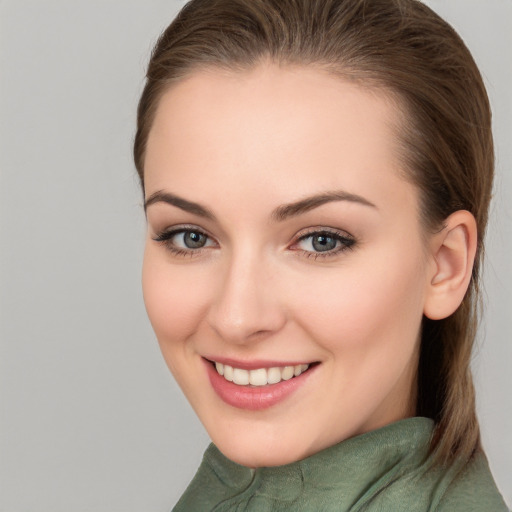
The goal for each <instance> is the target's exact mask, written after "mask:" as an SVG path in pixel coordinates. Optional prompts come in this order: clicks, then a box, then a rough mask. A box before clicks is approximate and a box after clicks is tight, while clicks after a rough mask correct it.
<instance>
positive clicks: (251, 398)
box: [205, 360, 316, 411]
mask: <svg viewBox="0 0 512 512" xmlns="http://www.w3.org/2000/svg"><path fill="white" fill-rule="evenodd" d="M205 364H206V368H207V372H208V377H209V379H210V383H211V385H212V387H213V389H214V391H215V392H216V393H217V395H218V396H219V397H220V398H221V399H222V400H223V401H224V402H226V403H227V404H229V405H232V406H233V407H237V408H238V409H247V410H251V411H260V410H262V409H268V408H269V407H272V406H273V405H276V404H278V403H280V402H282V401H283V400H285V399H286V398H288V397H289V396H290V395H292V394H293V393H294V392H295V391H297V390H298V389H299V388H300V387H301V386H302V385H303V384H304V383H305V382H306V380H307V379H308V378H309V376H310V374H311V372H312V371H313V370H314V369H315V368H316V365H315V366H314V367H312V368H311V367H310V368H309V369H308V370H307V371H305V372H304V373H301V374H300V375H299V376H298V377H293V378H291V379H289V380H282V381H281V382H278V383H277V384H267V385H266V386H254V387H250V386H239V385H237V384H234V383H233V382H229V381H227V380H226V379H225V378H224V377H222V376H221V375H219V374H218V373H217V370H216V369H215V368H214V366H213V364H212V363H211V362H209V361H206V360H205Z"/></svg>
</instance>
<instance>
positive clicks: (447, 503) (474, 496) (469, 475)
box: [435, 452, 508, 512]
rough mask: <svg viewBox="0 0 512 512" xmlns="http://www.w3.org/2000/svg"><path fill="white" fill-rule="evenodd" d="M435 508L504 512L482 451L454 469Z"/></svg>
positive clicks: (454, 511) (438, 511) (441, 510)
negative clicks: (450, 479)
mask: <svg viewBox="0 0 512 512" xmlns="http://www.w3.org/2000/svg"><path fill="white" fill-rule="evenodd" d="M435 511H436V512H457V511H464V512H508V508H507V506H506V504H505V502H504V500H503V498H502V496H501V494H500V492H499V490H498V488H497V487H496V484H495V482H494V479H493V477H492V474H491V471H490V469H489V464H488V462H487V459H486V457H485V455H484V453H483V452H479V453H477V454H475V456H474V457H473V458H472V459H471V460H470V461H469V462H468V463H467V464H464V465H463V466H462V467H461V468H460V469H459V470H458V471H457V473H456V474H455V476H454V478H453V480H452V481H451V482H450V484H449V485H448V487H447V488H446V490H445V492H444V493H443V495H442V497H441V499H440V501H439V504H438V506H437V507H436V509H435Z"/></svg>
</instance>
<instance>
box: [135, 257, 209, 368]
mask: <svg viewBox="0 0 512 512" xmlns="http://www.w3.org/2000/svg"><path fill="white" fill-rule="evenodd" d="M205 278H206V276H204V275H203V274H202V273H201V271H200V269H199V270H196V271H194V272H190V270H188V268H187V266H186V265H183V266H179V265H178V266H176V265H170V264H169V263H168V262H166V261H165V257H162V256H161V254H160V251H156V250H154V248H146V251H145V254H144V263H143V267H142V289H143V294H144V303H145V305H146V310H147V313H148V317H149V320H150V322H151V325H152V326H153V330H154V331H155V334H156V337H157V339H158V342H159V344H160V347H161V349H162V352H163V355H164V357H165V359H166V361H167V363H168V364H169V366H171V363H172V361H171V360H170V356H172V355H173V354H176V353H177V352H179V351H185V350H186V344H185V341H186V340H187V339H188V338H189V337H190V336H191V335H193V334H194V332H195V330H196V329H197V327H198V324H199V322H200V319H201V318H202V317H203V316H204V310H205V307H206V303H207V301H208V298H207V297H206V294H205V290H208V286H205V281H206V279H205Z"/></svg>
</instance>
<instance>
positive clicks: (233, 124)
mask: <svg viewBox="0 0 512 512" xmlns="http://www.w3.org/2000/svg"><path fill="white" fill-rule="evenodd" d="M397 112H398V109H397V105H396V103H395V102H394V101H393V99H392V98H391V96H390V95H387V94H384V93H383V92H381V91H378V90H375V89H370V88H366V87H362V86H360V85H357V84H355V83H353V82H349V81H347V80H343V79H340V78H339V77H335V76H333V75H331V74H328V73H327V72H326V71H323V70H321V69H317V68H314V67H303V66H284V67H283V66H281V67H280V66H278V65H276V64H272V63H263V64H261V65H259V66H257V67H255V68H253V69H251V70H248V71H243V72H233V71H226V70H221V69H217V68H212V69H204V70H200V71H195V72H194V73H192V74H191V75H190V76H188V77H187V78H186V79H184V80H183V81H181V82H179V83H177V84H175V85H173V86H172V88H170V89H169V90H168V91H167V92H166V93H165V94H164V95H163V97H162V98H161V100H160V104H159V106H158V109H157V112H156V115H155V119H154V123H153V126H152V129H151V132H150V135H149V138H148V145H147V151H146V161H145V185H146V191H147V194H148V195H150V194H151V193H153V192H155V191H156V190H160V189H165V188H167V187H169V186H171V187H172V188H173V189H174V190H176V188H181V189H186V188H187V187H190V185H191V184H194V189H195V191H196V193H197V194H198V195H199V196H204V197H197V199H198V200H206V199H208V197H210V198H211V197H213V196H215V194H216V191H218V189H219V184H222V186H223V190H226V187H227V188H229V190H232V191H233V192H239V193H248V191H249V190H251V189H257V188H258V187H261V185H262V184H265V183H266V184H268V185H269V187H268V188H269V191H268V192H267V193H270V194H272V193H273V192H274V191H278V190H279V191H281V192H282V193H283V195H286V190H287V189H288V191H289V193H290V197H289V198H288V197H280V200H285V201H286V200H288V199H290V200H292V199H296V197H297V195H299V196H300V195H307V194H310V193H311V189H313V191H317V190H320V189H332V188H333V187H334V188H343V189H347V190H349V191H350V192H352V193H355V194H360V195H365V194H366V195H368V194H370V195H371V194H372V193H373V192H372V190H371V188H372V184H373V185H376V186H378V185H381V184H382V183H383V182H386V181H387V182H388V183H387V186H388V188H392V187H394V186H395V185H396V183H394V182H396V181H397V180H398V181H400V182H401V181H403V180H402V179H401V176H400V172H399V166H400V164H399V162H400V158H399V154H398V144H397V136H396V133H397V126H398V123H399V116H398V114H397ZM292 185H293V186H292ZM202 188H203V189H204V190H202ZM369 200H372V199H371V198H369ZM372 202H373V201H372Z"/></svg>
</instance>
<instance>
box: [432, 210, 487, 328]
mask: <svg viewBox="0 0 512 512" xmlns="http://www.w3.org/2000/svg"><path fill="white" fill-rule="evenodd" d="M476 245H477V228H476V221H475V218H474V217H473V215H472V214H471V213H470V212H468V211H466V210H459V211H456V212H455V213H453V214H452V215H450V216H449V217H448V218H447V219H446V221H445V224H444V228H443V230H442V231H441V232H439V233H437V234H436V235H434V237H433V238H432V246H431V250H432V258H433V271H432V275H431V276H430V282H429V284H428V290H427V296H426V300H425V306H424V311H423V313H424V314H425V316H426V317H428V318H430V319H431V320H441V319H443V318H446V317H448V316H450V315H451V314H452V313H454V312H455V311H456V309H457V308H458V307H459V305H460V303H461V302H462V299H463V298H464V295H465V294H466V291H467V288H468V286H469V282H470V280H471V274H472V272H473V263H474V260H475V253H476Z"/></svg>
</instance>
